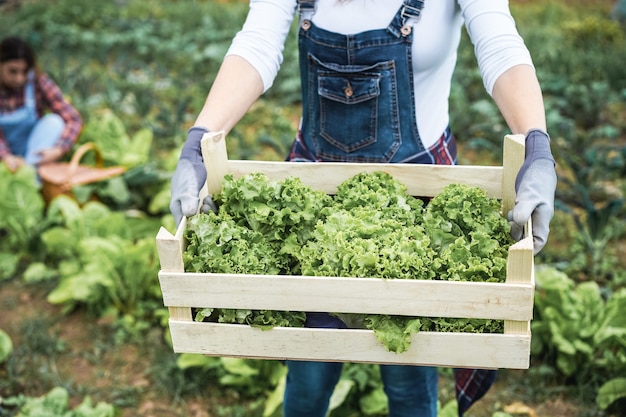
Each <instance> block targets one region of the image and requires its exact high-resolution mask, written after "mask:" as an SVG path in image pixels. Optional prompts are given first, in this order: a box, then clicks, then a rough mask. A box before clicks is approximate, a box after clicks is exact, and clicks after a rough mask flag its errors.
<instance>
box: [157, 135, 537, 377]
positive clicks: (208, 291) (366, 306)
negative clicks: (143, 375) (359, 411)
mask: <svg viewBox="0 0 626 417" xmlns="http://www.w3.org/2000/svg"><path fill="white" fill-rule="evenodd" d="M202 149H203V155H204V160H205V164H206V167H207V172H208V181H207V184H206V187H205V188H204V189H203V191H202V192H203V193H207V192H210V193H216V192H218V191H219V190H220V187H221V182H222V179H223V177H224V175H225V174H226V173H232V174H233V175H234V176H235V177H239V176H242V175H246V174H249V173H252V172H263V173H265V174H266V175H267V176H268V177H270V178H272V179H283V178H286V177H288V176H296V177H299V178H300V179H302V181H303V182H304V183H305V184H307V185H309V186H311V187H313V188H315V189H319V190H322V191H324V192H326V193H328V194H332V193H334V192H335V191H336V189H337V186H338V185H339V184H340V183H341V182H343V181H344V180H346V179H348V178H350V177H352V176H354V175H356V174H357V173H360V172H373V171H378V170H383V171H386V172H388V173H389V174H391V175H392V176H394V177H395V178H397V179H398V180H399V181H401V182H402V183H404V184H405V185H406V186H407V187H408V192H409V193H410V194H412V195H418V196H434V195H436V194H437V193H439V192H440V191H441V190H442V189H443V187H445V186H446V185H448V184H450V183H463V184H467V185H470V186H478V187H481V188H483V189H485V190H486V191H487V193H488V194H489V196H491V197H497V198H501V199H502V205H503V213H506V212H508V210H509V209H510V208H511V207H512V206H513V204H514V199H515V192H514V183H515V176H516V174H517V171H518V170H519V167H520V166H521V164H522V162H523V159H524V137H523V136H520V135H510V136H507V137H505V142H504V157H503V161H504V163H503V166H496V167H487V166H441V165H415V164H361V163H358V164H354V163H292V162H258V161H238V160H228V157H227V153H226V146H225V138H224V135H223V134H221V133H213V134H208V135H205V137H204V138H203V140H202ZM185 227H186V221H185V220H183V221H182V222H181V224H180V226H179V228H178V230H177V231H176V234H175V235H172V234H171V233H169V232H168V231H167V230H165V229H164V228H161V230H160V231H159V232H158V234H157V238H156V239H157V247H158V252H159V257H160V262H161V270H160V272H159V281H160V285H161V290H162V293H163V301H164V304H165V306H167V307H168V308H169V312H170V319H169V328H170V331H171V337H172V341H173V347H174V351H175V352H181V353H182V352H189V353H198V354H205V355H211V356H229V357H246V358H259V359H299V360H315V361H346V362H367V363H395V364H418V365H432V366H444V367H469V368H511V369H526V368H528V367H529V362H530V338H531V334H530V320H531V319H532V314H533V297H534V273H533V269H534V265H533V242H532V236H529V235H528V231H529V230H530V224H528V225H527V227H526V232H527V233H526V236H525V237H524V239H522V240H521V241H519V242H517V243H516V244H514V245H513V246H511V248H510V250H509V255H508V260H507V277H506V283H475V282H449V281H429V280H394V279H379V278H327V277H306V276H272V275H242V274H205V273H185V272H184V266H183V260H182V253H183V250H184V245H185V242H184V239H183V235H184V229H185ZM192 307H196V308H197V307H214V308H242V309H271V310H287V311H322V312H345V313H378V314H393V315H410V316H425V317H453V318H484V319H489V318H490V319H500V320H505V324H504V334H474V333H471V334H470V333H439V332H420V333H419V334H416V335H414V336H413V338H412V341H411V346H410V348H409V350H408V351H406V352H404V353H400V354H397V353H392V352H389V351H387V350H386V348H385V347H384V346H383V345H382V343H380V342H379V341H378V340H377V339H376V337H375V336H374V333H373V331H370V330H357V329H347V330H346V329H344V330H342V329H310V328H278V327H275V328H273V329H271V330H265V331H263V330H260V329H258V328H253V327H250V326H246V325H236V324H218V323H206V322H194V321H193V318H192V312H191V309H192Z"/></svg>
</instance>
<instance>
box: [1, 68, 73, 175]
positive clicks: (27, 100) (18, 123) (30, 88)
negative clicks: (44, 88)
mask: <svg viewBox="0 0 626 417" xmlns="http://www.w3.org/2000/svg"><path fill="white" fill-rule="evenodd" d="M64 128H65V122H64V121H63V119H62V118H61V116H59V115H58V114H56V113H49V114H46V115H44V116H43V117H42V118H39V115H38V113H37V103H36V99H35V73H34V71H30V72H29V73H28V76H27V81H26V85H25V86H24V105H23V106H22V107H20V108H18V109H15V110H14V111H12V112H7V113H0V129H2V133H3V134H4V138H5V140H6V142H7V145H8V146H9V149H10V150H11V153H12V154H13V155H17V156H21V157H23V158H24V160H25V161H26V163H27V164H30V165H34V164H37V163H38V162H39V160H40V159H41V156H40V155H39V152H40V151H41V150H43V149H47V148H51V147H53V146H54V145H55V144H56V142H57V141H58V139H59V137H60V136H61V133H62V132H63V129H64Z"/></svg>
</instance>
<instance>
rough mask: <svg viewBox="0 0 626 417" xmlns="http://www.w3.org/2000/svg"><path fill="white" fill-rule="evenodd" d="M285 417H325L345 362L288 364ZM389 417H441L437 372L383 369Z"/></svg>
mask: <svg viewBox="0 0 626 417" xmlns="http://www.w3.org/2000/svg"><path fill="white" fill-rule="evenodd" d="M287 367H288V370H289V372H288V373H287V385H286V387H285V398H284V402H283V416H284V417H325V416H326V413H327V412H328V402H329V400H330V396H331V395H332V393H333V390H334V389H335V385H336V384H337V381H339V377H340V376H341V369H342V363H341V362H304V361H287ZM380 374H381V377H382V381H383V384H384V389H385V393H386V394H387V398H388V401H389V417H437V395H438V374H437V368H433V367H423V366H404V365H380Z"/></svg>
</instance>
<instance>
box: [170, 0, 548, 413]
mask: <svg viewBox="0 0 626 417" xmlns="http://www.w3.org/2000/svg"><path fill="white" fill-rule="evenodd" d="M296 17H297V18H298V19H299V23H300V28H299V52H300V70H301V84H302V103H303V117H302V120H301V124H300V129H299V131H298V134H297V137H296V139H295V141H294V144H293V146H292V149H291V152H290V155H289V157H288V159H289V160H291V161H310V162H332V161H340V162H382V163H426V164H455V163H456V160H457V157H456V152H457V151H456V144H455V139H454V137H453V135H452V133H451V130H450V127H449V115H448V98H449V93H450V84H451V79H452V74H453V71H454V67H455V64H456V51H457V48H458V45H459V41H460V37H461V28H462V26H463V25H465V28H466V29H467V32H468V34H469V36H470V38H471V40H472V42H473V44H474V46H475V53H476V58H477V60H478V65H479V68H480V71H481V74H482V77H483V81H484V85H485V88H486V89H487V92H488V93H489V94H490V95H491V96H492V97H493V99H494V101H495V103H496V104H497V106H498V108H499V109H500V111H501V113H502V115H503V117H504V119H505V120H506V122H507V124H508V126H509V128H510V130H511V132H512V133H514V134H524V135H526V160H525V162H524V164H523V166H522V169H521V170H520V172H519V174H518V177H517V182H516V191H517V196H516V204H515V207H514V209H513V210H512V211H511V212H510V213H508V216H509V220H510V223H511V233H512V235H513V237H514V238H516V239H519V238H521V236H522V230H523V227H524V225H525V224H526V223H527V222H528V220H529V218H531V217H532V225H533V230H532V233H533V237H534V244H535V253H537V252H539V251H540V250H541V248H542V247H543V246H544V244H545V243H546V240H547V238H548V233H549V223H550V220H551V218H552V215H553V212H554V192H555V188H556V174H555V164H554V159H553V157H552V153H551V151H550V140H549V136H548V134H547V133H546V121H545V115H544V107H543V99H542V94H541V90H540V87H539V83H538V80H537V77H536V74H535V71H534V67H533V63H532V60H531V57H530V54H529V52H528V50H527V48H526V47H525V45H524V42H523V40H522V39H521V37H520V36H519V34H518V32H517V30H516V27H515V22H514V20H513V18H512V16H511V14H510V11H509V8H508V4H507V2H506V1H497V2H494V1H491V0H425V1H422V0H251V1H250V11H249V14H248V17H247V19H246V22H245V24H244V26H243V28H242V30H241V31H240V32H239V33H238V34H237V35H236V37H235V39H234V40H233V43H232V45H231V47H230V49H229V51H228V53H227V55H226V57H225V59H224V61H223V64H222V66H221V68H220V71H219V73H218V75H217V78H216V80H215V83H214V84H213V86H212V88H211V90H210V92H209V93H208V96H207V99H206V102H205V105H204V107H203V108H202V110H201V112H200V114H199V116H198V118H197V120H196V122H195V125H194V126H193V127H192V128H191V129H190V130H189V132H188V137H187V141H186V143H185V145H184V147H183V149H182V152H181V156H180V159H179V162H178V165H177V168H176V171H175V173H174V176H173V178H172V201H171V206H170V208H171V210H172V213H173V214H174V216H175V218H176V221H177V222H179V221H180V219H181V218H182V216H190V215H193V214H195V213H196V212H197V209H198V205H199V204H200V201H199V198H198V192H199V190H200V188H201V186H202V185H203V184H204V182H205V180H206V171H205V168H204V165H203V163H202V155H201V151H200V140H201V138H202V136H203V134H204V133H206V132H208V131H220V130H223V131H226V132H228V131H229V130H230V129H231V128H232V127H233V126H234V125H235V124H236V123H237V122H238V121H239V120H240V119H241V117H242V116H243V115H244V114H245V112H246V111H247V110H248V109H249V108H250V106H251V105H252V104H253V103H254V101H255V100H256V99H257V98H258V97H259V96H260V95H261V94H262V93H263V92H265V91H266V90H267V89H268V88H269V87H270V86H271V85H272V82H273V81H274V79H275V77H276V74H277V72H278V69H279V67H280V64H281V63H282V51H283V47H284V42H285V38H286V36H287V34H288V33H289V29H290V25H291V23H292V21H293V19H294V18H296ZM202 205H203V208H202V209H203V210H208V209H211V207H213V208H214V205H213V204H212V202H211V201H210V198H208V199H205V201H203V202H202ZM307 326H310V327H345V324H344V323H343V322H341V321H340V320H339V319H337V318H335V317H331V316H330V315H327V314H321V313H318V314H315V315H313V314H312V315H309V317H308V318H307ZM287 366H288V369H289V373H288V376H287V386H286V390H285V398H284V405H283V407H284V408H283V411H284V415H285V416H286V417H296V416H297V417H309V416H311V417H313V416H319V417H322V416H325V415H326V413H327V409H328V402H329V399H330V396H331V394H332V392H333V389H334V387H335V384H336V383H337V381H338V379H339V376H340V373H341V364H340V363H318V362H298V361H287ZM381 375H382V379H383V382H384V384H385V392H386V394H387V397H388V400H389V415H390V416H392V417H406V416H427V417H435V416H436V415H437V392H438V391H437V379H438V378H437V370H436V368H431V367H419V366H397V365H381ZM456 376H457V399H458V400H459V414H460V415H462V414H463V412H464V411H465V410H466V409H467V408H468V407H469V406H470V405H471V404H472V402H474V401H475V400H477V399H478V398H480V397H481V396H482V395H483V394H484V393H485V392H486V390H487V389H488V387H489V386H490V385H491V383H492V382H493V379H494V376H495V372H494V371H480V370H457V372H456Z"/></svg>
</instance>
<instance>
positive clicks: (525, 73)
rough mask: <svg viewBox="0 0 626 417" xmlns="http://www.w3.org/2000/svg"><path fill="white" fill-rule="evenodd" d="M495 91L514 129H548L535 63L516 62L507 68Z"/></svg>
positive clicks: (503, 112) (520, 130)
mask: <svg viewBox="0 0 626 417" xmlns="http://www.w3.org/2000/svg"><path fill="white" fill-rule="evenodd" d="M492 95H493V99H494V101H495V102H496V104H497V106H498V108H499V109H500V112H501V113H502V116H503V117H504V119H505V121H506V123H507V124H508V126H509V128H510V129H511V132H512V133H514V134H525V133H526V132H528V131H529V130H530V129H541V130H544V131H545V130H546V116H545V109H544V106H543V97H542V94H541V88H540V86H539V81H538V80H537V76H536V74H535V71H534V69H533V68H532V67H531V66H529V65H516V66H514V67H512V68H510V69H509V70H507V71H505V72H504V73H503V74H502V75H500V77H499V78H498V79H497V80H496V83H495V85H494V88H493V94H492Z"/></svg>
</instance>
